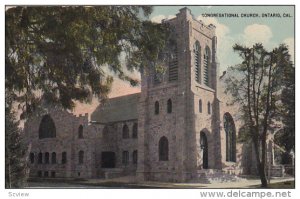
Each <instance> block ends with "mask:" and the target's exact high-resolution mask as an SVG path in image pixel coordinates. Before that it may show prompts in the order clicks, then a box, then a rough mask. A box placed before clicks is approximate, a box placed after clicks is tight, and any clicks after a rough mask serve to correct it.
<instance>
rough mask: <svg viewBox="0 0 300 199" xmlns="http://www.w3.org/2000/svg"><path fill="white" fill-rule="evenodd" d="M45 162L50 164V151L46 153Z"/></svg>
mask: <svg viewBox="0 0 300 199" xmlns="http://www.w3.org/2000/svg"><path fill="white" fill-rule="evenodd" d="M45 164H49V153H48V152H46V153H45Z"/></svg>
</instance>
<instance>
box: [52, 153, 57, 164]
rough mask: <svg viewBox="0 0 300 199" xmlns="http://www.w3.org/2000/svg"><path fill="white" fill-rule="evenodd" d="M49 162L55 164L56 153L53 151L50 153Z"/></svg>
mask: <svg viewBox="0 0 300 199" xmlns="http://www.w3.org/2000/svg"><path fill="white" fill-rule="evenodd" d="M51 163H52V164H56V153H55V152H53V153H52V155H51Z"/></svg>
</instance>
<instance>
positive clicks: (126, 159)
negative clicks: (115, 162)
mask: <svg viewBox="0 0 300 199" xmlns="http://www.w3.org/2000/svg"><path fill="white" fill-rule="evenodd" d="M128 162H129V153H128V151H123V153H122V164H123V165H128Z"/></svg>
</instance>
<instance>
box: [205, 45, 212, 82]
mask: <svg viewBox="0 0 300 199" xmlns="http://www.w3.org/2000/svg"><path fill="white" fill-rule="evenodd" d="M210 59H211V58H210V49H209V47H208V46H206V48H205V52H204V59H203V60H204V84H205V85H206V86H209V82H210V79H209V66H210Z"/></svg>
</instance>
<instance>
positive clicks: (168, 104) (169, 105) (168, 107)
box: [167, 99, 172, 113]
mask: <svg viewBox="0 0 300 199" xmlns="http://www.w3.org/2000/svg"><path fill="white" fill-rule="evenodd" d="M167 112H168V113H172V100H171V99H169V100H168V102H167Z"/></svg>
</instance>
